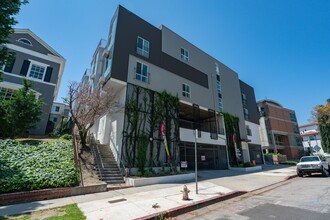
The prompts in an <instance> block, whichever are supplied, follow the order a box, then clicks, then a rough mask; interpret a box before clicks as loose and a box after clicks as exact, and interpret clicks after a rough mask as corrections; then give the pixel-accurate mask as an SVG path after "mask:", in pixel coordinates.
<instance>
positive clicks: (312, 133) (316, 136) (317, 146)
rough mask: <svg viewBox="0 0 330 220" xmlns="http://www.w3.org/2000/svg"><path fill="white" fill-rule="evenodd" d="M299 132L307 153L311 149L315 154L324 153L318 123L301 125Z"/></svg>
mask: <svg viewBox="0 0 330 220" xmlns="http://www.w3.org/2000/svg"><path fill="white" fill-rule="evenodd" d="M299 130H300V135H301V137H302V142H303V146H304V150H305V151H308V148H310V147H311V148H312V149H313V151H314V152H315V153H320V154H323V153H324V151H323V148H322V143H321V134H320V129H319V127H318V125H317V124H316V123H311V124H305V125H301V126H299Z"/></svg>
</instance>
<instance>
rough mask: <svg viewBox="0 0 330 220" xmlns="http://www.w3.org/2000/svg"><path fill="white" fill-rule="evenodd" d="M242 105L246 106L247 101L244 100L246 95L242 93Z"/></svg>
mask: <svg viewBox="0 0 330 220" xmlns="http://www.w3.org/2000/svg"><path fill="white" fill-rule="evenodd" d="M242 103H243V105H244V106H246V105H247V99H246V95H245V94H244V93H242Z"/></svg>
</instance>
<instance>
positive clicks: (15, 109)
mask: <svg viewBox="0 0 330 220" xmlns="http://www.w3.org/2000/svg"><path fill="white" fill-rule="evenodd" d="M0 103H1V104H0V112H1V113H2V114H1V115H2V117H1V119H0V123H1V124H0V133H2V135H3V136H9V137H15V136H18V135H22V134H24V133H25V132H26V131H27V130H29V129H33V128H35V125H36V123H37V122H38V121H40V116H41V114H42V111H41V107H42V106H43V102H42V101H41V100H38V99H37V97H36V95H35V93H34V92H33V91H32V90H31V83H30V82H28V81H26V80H24V87H23V88H21V89H19V90H17V91H14V93H13V97H12V98H11V99H10V100H2V101H1V102H0Z"/></svg>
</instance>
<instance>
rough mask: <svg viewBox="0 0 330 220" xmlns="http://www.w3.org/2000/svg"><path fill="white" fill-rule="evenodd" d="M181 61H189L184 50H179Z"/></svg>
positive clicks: (187, 53)
mask: <svg viewBox="0 0 330 220" xmlns="http://www.w3.org/2000/svg"><path fill="white" fill-rule="evenodd" d="M181 59H183V60H185V61H189V52H188V50H185V49H183V48H181Z"/></svg>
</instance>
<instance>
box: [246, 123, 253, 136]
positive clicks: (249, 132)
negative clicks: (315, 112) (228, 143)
mask: <svg viewBox="0 0 330 220" xmlns="http://www.w3.org/2000/svg"><path fill="white" fill-rule="evenodd" d="M246 133H247V135H248V136H252V131H251V128H250V126H248V125H246Z"/></svg>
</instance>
